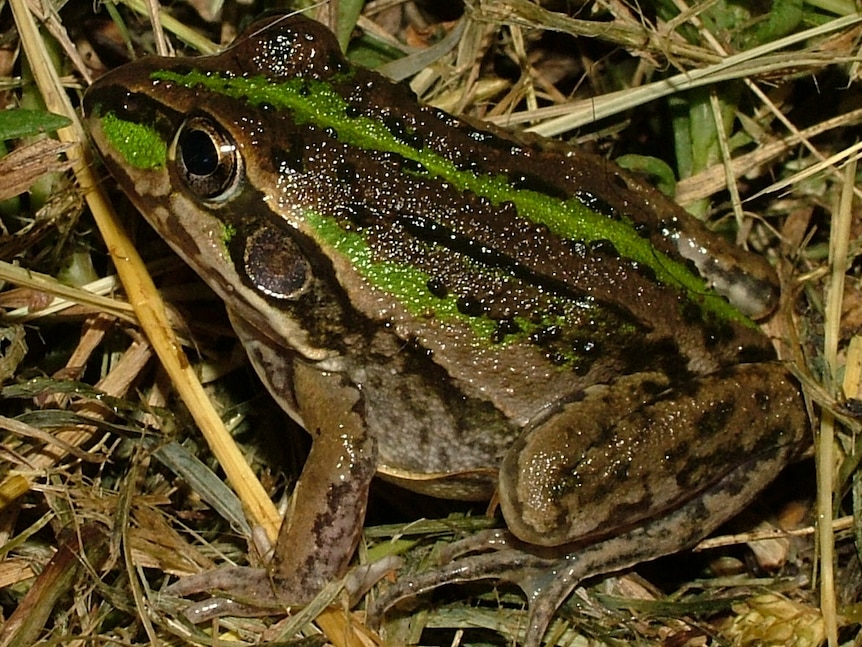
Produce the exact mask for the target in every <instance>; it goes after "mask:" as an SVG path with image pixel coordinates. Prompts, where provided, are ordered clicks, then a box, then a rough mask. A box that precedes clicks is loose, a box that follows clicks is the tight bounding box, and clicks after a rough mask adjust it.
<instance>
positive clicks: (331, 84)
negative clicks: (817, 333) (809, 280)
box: [83, 13, 808, 647]
mask: <svg viewBox="0 0 862 647" xmlns="http://www.w3.org/2000/svg"><path fill="white" fill-rule="evenodd" d="M83 108H84V113H85V122H86V125H87V127H88V130H89V132H90V134H91V137H92V140H93V142H94V144H95V146H96V148H97V150H98V151H99V153H100V156H101V159H102V161H103V163H104V165H105V167H106V168H107V170H108V171H109V172H110V174H111V175H112V176H113V177H114V178H115V180H116V181H117V183H118V184H119V186H120V188H121V189H122V190H123V192H124V193H125V194H126V195H127V196H128V198H129V199H130V200H131V202H132V203H133V204H134V205H135V206H136V208H137V209H138V210H139V211H140V212H141V214H143V216H144V218H145V219H146V220H147V221H148V222H149V223H150V225H151V226H152V227H153V228H154V229H155V230H156V232H158V234H159V235H160V236H161V237H162V238H164V240H165V241H167V243H168V244H169V245H170V246H171V247H172V248H173V249H174V251H175V252H176V253H177V254H178V255H179V256H180V257H182V258H183V259H184V260H185V262H186V263H187V264H188V265H189V266H191V267H192V268H193V269H194V270H195V271H196V272H197V274H199V275H200V277H201V279H202V280H203V281H204V282H205V283H206V284H207V285H208V286H209V287H210V288H211V289H212V290H213V291H214V292H215V293H216V294H217V295H218V296H219V297H220V298H221V299H222V300H223V301H224V303H225V306H226V309H227V312H228V316H229V317H230V321H231V323H232V326H233V328H234V330H235V332H236V334H237V337H238V338H239V340H240V341H241V343H242V345H243V347H244V348H245V350H246V353H247V355H248V357H249V360H250V362H251V364H252V366H253V367H254V369H255V370H256V372H257V374H258V375H259V377H260V379H261V381H262V383H263V384H264V385H265V387H266V388H267V390H268V391H269V393H270V394H271V395H272V397H273V398H274V400H275V401H276V402H277V403H278V405H279V406H280V407H281V408H282V409H283V410H284V411H285V412H286V413H287V414H288V415H289V416H290V417H291V418H292V419H293V420H294V421H296V422H297V423H299V424H300V425H301V426H302V427H303V428H304V429H305V430H306V431H307V432H308V433H309V434H310V435H311V437H312V444H311V449H310V453H309V456H308V458H307V460H306V462H305V465H304V468H303V470H302V473H301V475H300V477H299V480H298V482H297V485H296V487H295V491H294V496H293V504H292V509H291V510H290V511H289V514H288V516H287V518H286V519H285V521H284V523H283V525H282V528H281V531H280V534H279V538H278V540H277V542H276V544H275V546H274V548H273V554H272V557H271V559H270V560H269V562H268V563H266V564H264V565H262V566H260V567H228V568H222V569H219V570H216V571H212V572H207V573H201V574H198V575H192V576H189V577H186V578H183V579H180V580H179V581H178V582H176V583H174V584H172V585H171V587H170V590H171V591H172V592H174V593H176V594H177V595H182V596H192V595H195V594H198V593H206V592H212V591H214V590H220V591H222V592H223V597H222V598H219V602H218V603H217V604H216V603H211V602H209V601H204V602H199V603H196V604H194V605H192V606H190V607H189V610H188V612H187V615H188V617H189V618H191V619H193V620H194V621H201V620H203V619H206V618H208V617H210V616H211V615H215V614H223V613H233V614H237V615H240V614H242V615H244V614H256V613H276V612H278V611H279V610H280V611H281V612H284V611H285V610H286V609H289V608H291V607H294V606H298V605H303V604H305V603H307V602H308V601H309V600H310V599H312V598H313V596H314V595H315V594H316V593H317V592H319V591H320V590H321V589H322V588H323V586H324V585H325V584H326V583H328V582H330V581H332V580H334V579H336V578H339V577H341V576H342V575H343V574H344V573H345V572H346V571H347V570H348V569H349V566H350V563H351V559H352V557H353V555H354V552H355V550H356V546H357V543H358V541H359V539H360V536H361V531H362V526H363V521H364V516H365V511H366V506H367V501H368V490H369V486H370V483H371V481H372V479H373V478H380V479H382V480H383V481H384V482H386V483H390V484H392V485H391V486H392V487H393V488H395V487H398V488H406V489H408V490H410V491H413V492H418V493H420V494H426V495H431V496H434V497H438V498H443V499H449V500H464V501H478V502H481V501H488V500H490V499H491V498H492V497H495V498H496V499H497V500H498V501H499V508H500V510H501V512H502V519H503V522H504V524H505V528H504V529H500V530H497V531H493V533H492V534H490V535H487V536H483V537H481V540H480V545H481V546H482V547H481V548H475V547H474V546H472V545H471V546H470V547H465V550H464V554H457V555H453V556H452V558H451V560H450V561H449V562H448V563H446V564H441V565H440V566H439V567H438V568H435V569H431V570H430V571H428V572H425V573H419V574H414V575H409V576H406V575H405V576H403V577H400V578H399V579H398V580H397V581H396V584H394V585H393V587H392V588H391V589H390V591H389V592H388V593H386V594H384V596H383V597H382V598H380V599H378V601H377V603H376V605H375V608H373V609H372V610H371V611H370V613H371V615H372V616H373V617H374V618H376V619H378V620H379V619H380V618H382V617H383V615H384V614H385V613H389V612H392V607H393V606H394V605H396V603H397V602H398V601H399V600H401V599H402V598H403V597H405V596H408V595H415V594H417V592H420V591H425V590H430V589H433V588H435V587H437V586H439V585H440V584H442V583H446V582H456V581H466V580H478V579H489V578H490V579H498V580H506V581H510V582H514V583H515V584H517V585H519V586H521V588H522V589H523V590H524V591H525V593H526V594H527V596H528V602H529V620H528V623H527V628H526V635H525V638H524V644H525V645H528V646H530V647H535V646H537V645H539V644H540V643H541V640H542V637H543V636H544V634H545V631H546V629H547V627H548V625H549V623H550V621H551V619H552V618H553V616H554V614H555V612H556V609H557V608H558V606H559V605H560V604H561V603H562V601H564V600H565V598H566V597H567V596H568V595H569V594H570V593H571V591H572V590H573V589H574V588H575V587H576V586H577V585H578V584H579V583H580V582H582V581H583V580H585V579H587V578H589V577H593V576H596V575H604V574H609V573H613V572H617V571H622V570H625V569H627V568H630V567H632V566H634V565H637V564H639V563H641V562H645V561H649V560H652V559H655V558H657V557H660V556H663V555H666V554H670V553H675V552H678V551H682V550H684V549H686V548H688V547H690V546H692V545H694V544H695V543H696V542H697V541H699V540H700V539H702V538H703V537H705V536H706V535H707V534H709V533H711V532H712V531H713V530H715V529H716V528H718V527H719V526H720V525H721V524H723V523H724V522H726V521H727V520H729V519H730V518H732V517H733V516H734V515H736V514H737V513H738V512H739V511H740V510H742V509H743V508H744V507H746V506H747V505H748V504H749V503H750V502H751V501H752V500H753V499H754V497H755V496H756V495H757V494H759V493H760V492H761V491H762V490H763V489H764V488H765V487H766V486H767V485H768V484H769V483H770V482H771V481H772V480H773V479H774V478H775V477H776V475H777V474H778V473H779V472H780V471H781V469H782V468H783V467H784V466H785V465H787V464H788V463H789V462H791V461H792V460H794V458H795V457H796V456H797V455H798V453H799V449H800V447H801V446H802V445H804V441H805V439H806V430H807V429H808V426H807V420H806V414H805V408H804V405H803V399H802V395H801V392H800V388H799V385H798V384H797V383H796V382H795V380H794V378H793V376H792V374H791V372H790V370H789V368H788V367H787V365H786V364H785V363H784V362H782V361H780V360H778V359H777V357H776V352H775V349H774V346H773V343H772V341H771V340H770V339H769V338H768V337H767V336H766V335H765V334H764V333H763V331H762V330H761V328H760V326H759V325H758V323H757V322H758V321H760V320H762V319H765V318H766V317H768V316H770V314H771V313H772V312H773V311H774V309H775V304H776V300H777V298H778V295H779V291H778V288H777V287H776V278H775V272H774V270H773V268H772V267H771V265H770V264H769V263H768V262H767V261H766V260H765V259H764V258H762V257H761V256H759V255H756V254H753V253H750V252H747V251H745V250H742V249H740V248H738V247H736V246H735V245H733V244H732V243H731V242H729V241H728V240H727V239H726V238H725V237H724V236H722V235H720V234H718V233H716V232H713V231H711V230H709V229H708V228H707V227H706V226H705V225H704V224H703V223H702V222H700V221H699V220H697V219H695V218H693V217H692V216H690V215H689V214H688V213H687V212H686V211H685V210H683V209H682V208H681V207H680V206H679V205H677V204H676V203H675V202H674V201H673V200H672V199H670V198H668V197H666V196H665V195H663V194H662V193H660V192H659V191H657V190H656V189H655V188H653V187H651V186H650V185H649V184H648V183H647V182H645V181H644V180H641V179H638V178H636V177H635V176H633V175H632V174H630V173H628V172H626V171H624V170H623V169H621V168H620V167H619V166H618V165H616V164H614V163H613V162H612V161H610V160H607V159H605V158H604V157H602V156H599V155H596V154H594V153H590V152H587V151H584V150H580V149H578V148H576V147H573V146H570V145H568V144H565V143H560V142H552V141H550V140H542V139H538V138H530V137H529V136H528V135H525V134H523V133H521V134H516V133H512V132H510V131H507V130H505V129H502V128H497V127H493V126H490V125H487V124H482V123H479V122H477V121H475V120H472V119H467V118H463V117H462V118H459V117H456V116H453V115H450V114H448V113H446V112H444V111H442V110H439V109H437V108H434V107H430V106H427V105H423V104H421V103H419V102H418V100H417V99H416V97H415V95H414V94H413V93H412V91H411V90H410V88H409V87H408V86H406V85H405V84H403V83H393V82H392V81H390V80H388V79H386V78H384V77H383V76H381V75H379V74H377V73H375V72H373V71H370V70H367V69H364V68H361V67H358V66H354V65H352V64H351V63H349V62H348V61H347V59H346V58H345V57H344V55H343V54H342V52H341V51H340V49H339V47H338V45H337V43H336V41H335V39H334V37H333V35H332V33H331V32H330V31H329V30H328V29H327V28H326V27H324V26H323V25H321V24H319V23H317V22H314V21H313V20H311V19H309V18H306V17H303V16H302V15H298V14H287V13H282V14H278V13H276V14H269V15H266V16H264V17H262V18H260V19H259V20H257V21H255V22H253V23H252V24H250V25H249V26H248V28H247V29H246V30H245V31H244V32H242V33H241V34H240V35H239V36H238V37H237V39H236V40H235V42H234V43H233V44H232V45H231V46H230V47H228V48H227V49H225V50H224V51H222V52H221V53H218V54H215V55H211V56H202V57H176V58H165V57H146V58H142V59H139V60H137V61H134V62H131V63H129V64H126V65H124V66H122V67H120V68H118V69H116V70H113V71H111V72H109V73H107V74H105V75H104V76H102V77H101V78H100V79H98V80H97V81H96V82H94V83H93V84H92V86H91V87H90V88H89V89H88V90H87V92H86V93H85V96H84V99H83ZM465 541H469V538H468V540H465ZM474 548H475V549H474Z"/></svg>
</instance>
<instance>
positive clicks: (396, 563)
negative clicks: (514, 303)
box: [165, 555, 402, 624]
mask: <svg viewBox="0 0 862 647" xmlns="http://www.w3.org/2000/svg"><path fill="white" fill-rule="evenodd" d="M401 563H402V560H401V558H400V557H396V556H394V555H393V556H389V557H384V558H382V559H379V560H377V561H376V562H372V563H371V564H363V565H362V566H357V567H356V568H353V569H352V570H351V571H350V572H349V573H348V574H347V575H346V576H345V577H344V579H343V580H342V584H343V587H344V588H343V590H344V591H346V592H347V595H348V597H349V600H350V606H351V607H353V606H355V605H356V604H357V603H358V602H359V600H360V599H361V598H362V596H363V595H364V594H365V593H367V592H368V590H369V589H370V588H371V587H372V586H374V585H375V584H377V582H379V581H380V580H381V579H382V578H383V577H384V576H385V575H386V574H387V573H389V572H391V571H392V570H394V569H397V568H399V567H400V566H401ZM306 586H307V585H306V584H303V583H301V582H299V581H293V582H291V581H286V580H279V579H278V578H275V577H273V574H272V573H271V572H270V571H268V570H267V569H264V568H249V567H242V566H230V567H225V568H220V569H217V570H214V571H208V572H205V573H198V574H197V575H189V576H187V577H184V578H182V579H180V580H178V581H177V582H174V583H173V584H171V585H170V586H168V587H166V588H165V593H167V594H168V595H174V596H178V597H187V596H190V595H195V594H197V593H211V592H215V591H218V592H222V593H223V594H224V595H222V596H214V597H211V598H208V599H206V600H202V601H200V602H194V603H192V604H191V605H189V606H188V607H186V608H185V609H184V610H183V615H184V616H185V617H186V618H187V619H188V620H189V621H190V622H192V623H194V624H198V623H201V622H206V621H208V620H212V619H213V618H216V617H221V616H241V617H245V618H250V617H257V616H268V615H281V614H285V613H287V612H288V611H289V610H290V608H291V607H296V606H302V605H304V604H306V603H307V602H309V600H308V597H309V596H308V594H307V592H305V590H304V587H306Z"/></svg>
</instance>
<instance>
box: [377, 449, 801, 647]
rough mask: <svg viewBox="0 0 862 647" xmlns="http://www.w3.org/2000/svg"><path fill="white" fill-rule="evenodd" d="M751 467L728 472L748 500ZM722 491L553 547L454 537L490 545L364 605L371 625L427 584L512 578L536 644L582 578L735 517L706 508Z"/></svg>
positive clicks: (496, 534)
mask: <svg viewBox="0 0 862 647" xmlns="http://www.w3.org/2000/svg"><path fill="white" fill-rule="evenodd" d="M791 451H792V450H791V449H789V448H787V447H776V448H775V451H774V453H773V455H772V456H771V457H767V458H763V460H766V461H768V462H769V463H770V465H771V467H772V469H773V470H774V473H777V472H778V471H779V470H780V469H781V468H782V467H783V466H784V465H785V464H786V463H787V461H788V459H789V458H790V452H791ZM748 469H749V466H742V467H740V468H738V472H737V473H732V474H730V475H728V478H732V479H734V482H737V483H739V484H740V488H741V489H740V491H739V492H738V495H739V496H740V497H741V498H742V499H745V500H749V501H750V500H751V499H753V498H754V497H755V496H756V495H757V494H758V492H759V491H760V490H761V489H762V487H763V484H762V483H760V482H756V481H757V479H753V480H751V479H747V476H746V471H747V470H748ZM721 496H723V495H722V494H721V493H720V492H719V493H716V494H713V495H710V494H707V495H705V496H704V497H703V498H700V499H693V500H691V501H689V502H688V503H687V504H685V505H684V506H683V507H682V508H680V509H679V510H677V511H676V513H675V514H672V515H669V516H666V517H662V518H659V519H657V520H656V521H653V522H651V523H648V524H646V525H644V526H641V527H637V528H634V529H632V530H630V531H628V532H626V533H624V534H622V535H619V536H616V537H611V538H609V539H605V540H603V541H599V542H597V543H594V544H591V545H587V546H583V547H578V546H575V545H572V546H565V547H559V548H558V549H548V548H537V547H535V546H530V545H528V544H525V543H523V542H521V541H519V540H517V539H515V538H514V537H513V536H512V535H511V534H510V533H508V532H507V531H502V530H497V531H488V532H487V533H480V534H479V535H477V536H474V537H470V538H468V539H465V540H463V542H456V543H455V544H454V545H453V549H452V551H450V554H451V553H453V552H456V551H459V550H462V549H477V548H479V547H480V544H482V541H483V540H484V547H485V548H486V549H487V548H490V549H491V550H492V552H486V553H482V554H478V555H469V556H466V557H461V558H457V559H455V560H454V561H452V562H450V563H448V564H445V565H443V566H442V567H441V568H438V569H434V570H433V571H429V572H425V573H421V574H419V575H415V576H412V577H407V578H399V579H398V581H397V583H396V584H395V585H393V586H392V587H391V588H389V589H388V590H386V591H385V592H384V593H383V595H381V596H380V597H379V598H378V599H377V600H376V601H375V603H374V604H373V605H372V607H371V608H370V609H369V612H368V614H369V624H371V625H372V626H373V625H374V624H376V623H379V622H380V621H381V619H382V616H383V614H384V613H385V612H386V611H387V609H389V608H390V607H392V606H394V605H395V604H397V603H398V602H400V601H402V600H406V599H409V598H414V597H415V596H417V595H420V594H422V593H426V592H428V591H431V590H433V589H435V588H437V587H439V586H442V585H444V584H455V583H465V582H471V581H477V580H485V579H498V580H502V581H507V582H511V583H513V584H515V585H517V586H518V587H519V588H521V590H523V591H524V593H525V595H526V596H527V601H528V605H529V615H528V621H527V626H526V628H525V633H524V638H523V642H522V644H523V645H524V647H539V645H541V644H542V638H543V637H544V635H545V633H546V631H547V628H548V626H549V625H550V622H551V620H552V619H553V616H554V614H555V613H556V611H557V609H558V608H559V607H560V605H562V603H563V602H564V601H565V600H566V598H567V597H568V596H569V594H570V593H571V592H572V591H573V590H574V589H575V587H576V586H577V585H578V584H579V583H580V582H582V581H584V580H585V579H588V578H590V577H594V576H596V575H602V574H607V573H613V572H618V571H622V570H624V569H627V568H631V567H632V566H635V565H636V564H639V563H642V562H645V561H649V560H652V559H655V558H657V557H661V556H664V555H668V554H671V553H675V552H678V551H680V550H683V549H684V548H687V547H689V546H692V545H694V544H695V543H697V542H698V541H699V540H700V539H702V538H703V537H704V536H706V535H707V534H709V533H710V532H712V531H713V530H715V529H716V528H717V527H718V526H720V525H721V524H722V523H724V522H725V521H727V520H728V519H729V518H730V517H732V516H734V513H735V511H736V509H735V508H734V509H729V510H728V513H727V514H724V515H722V514H713V516H709V515H705V514H704V512H705V510H706V509H707V508H711V507H714V506H716V505H717V503H718V501H717V500H715V499H716V498H720V497H721ZM554 550H556V551H559V550H563V552H564V553H565V551H570V552H568V553H567V554H561V553H558V554H561V555H562V556H558V557H550V556H549V555H550V553H551V552H553V551H554Z"/></svg>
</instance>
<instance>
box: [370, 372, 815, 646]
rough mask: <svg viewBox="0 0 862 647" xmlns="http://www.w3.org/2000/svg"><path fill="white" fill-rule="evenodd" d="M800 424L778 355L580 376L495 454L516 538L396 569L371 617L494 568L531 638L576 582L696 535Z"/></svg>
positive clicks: (751, 483)
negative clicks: (413, 569)
mask: <svg viewBox="0 0 862 647" xmlns="http://www.w3.org/2000/svg"><path fill="white" fill-rule="evenodd" d="M806 429H807V424H806V418H805V414H804V409H803V407H802V401H801V397H800V394H799V389H798V387H797V386H796V385H795V384H794V383H793V382H792V381H791V379H790V377H789V375H787V373H786V371H785V369H784V368H783V367H781V366H780V365H779V364H777V363H775V364H762V365H743V366H737V367H734V368H730V369H727V370H724V371H721V372H718V373H716V374H712V375H708V376H703V377H700V378H696V379H692V380H691V381H690V382H689V383H687V384H685V385H684V386H679V387H676V388H667V381H666V378H665V377H663V376H662V375H659V374H655V375H653V374H650V375H635V376H627V377H624V378H621V379H619V380H617V381H616V382H615V383H613V384H612V385H609V386H604V387H600V388H596V389H590V390H589V392H587V393H584V394H583V397H581V398H579V399H577V400H576V401H573V402H569V403H565V404H563V405H560V406H559V407H558V408H557V410H556V411H553V412H549V414H548V415H546V416H545V417H543V419H542V420H540V421H537V422H536V423H535V424H534V425H532V426H531V427H530V428H529V429H527V430H526V431H525V432H524V434H523V435H522V437H521V439H520V440H519V441H518V442H517V443H516V445H515V446H514V447H513V450H512V452H511V453H510V454H508V455H507V457H506V459H505V460H504V463H503V467H502V469H501V475H500V498H501V507H502V508H503V513H504V517H505V518H506V523H507V525H508V526H509V528H510V530H511V531H512V533H514V535H517V539H516V538H515V537H509V538H508V539H505V541H504V540H503V539H502V538H501V536H500V535H499V534H496V535H494V536H493V541H489V542H488V543H487V544H486V546H484V548H489V549H490V550H491V552H487V553H484V554H479V555H472V556H467V557H464V558H461V559H456V560H454V561H452V562H451V563H448V564H446V565H444V566H443V567H441V568H440V569H438V570H436V571H434V572H430V573H423V574H420V575H418V576H416V577H413V578H409V579H405V578H402V579H399V581H398V583H397V584H396V585H395V586H393V587H392V588H391V589H390V590H389V591H387V593H386V594H385V595H384V596H381V597H380V598H378V600H377V602H376V604H375V606H374V608H373V609H372V610H371V611H370V617H371V619H372V621H373V620H379V618H380V616H381V615H382V613H383V612H384V611H385V610H386V608H387V607H389V606H391V605H393V604H394V603H396V602H397V601H398V600H400V599H403V598H407V597H412V596H415V595H417V594H419V593H421V592H423V591H427V590H430V589H433V588H435V587H437V586H440V585H441V584H444V583H451V582H464V581H471V580H477V579H489V578H496V579H502V580H506V581H510V582H513V583H515V584H517V585H518V586H520V587H521V588H522V589H523V590H524V592H525V593H526V595H527V598H528V600H529V607H530V613H529V620H528V626H527V631H526V638H525V641H524V644H525V645H527V646H528V647H537V646H538V645H539V644H540V642H541V639H542V637H543V635H544V633H545V630H546V628H547V626H548V624H549V623H550V621H551V618H552V617H553V614H554V612H555V611H556V609H557V607H558V606H559V605H560V604H561V603H562V602H563V600H565V598H566V597H567V596H568V595H569V594H570V593H571V591H572V590H573V589H574V587H575V586H577V584H578V583H579V582H581V581H582V580H584V579H586V578H588V577H592V576H595V575H599V574H604V573H611V572H615V571H619V570H622V569H625V568H629V567H631V566H634V565H635V564H638V563H640V562H644V561H648V560H651V559H654V558H656V557H660V556H662V555H666V554H669V553H673V552H676V551H679V550H682V549H684V548H686V547H688V546H691V545H693V544H694V543H696V542H697V541H698V540H700V539H701V538H703V537H704V536H706V535H707V534H708V533H710V532H712V531H713V530H714V529H715V528H717V527H718V526H719V525H721V524H722V523H724V522H725V521H727V520H728V519H730V518H731V517H733V516H734V515H735V514H736V513H737V512H739V511H740V510H741V509H742V508H743V507H745V506H746V505H747V504H748V503H749V502H750V501H751V500H752V499H753V498H754V497H755V496H756V495H757V494H758V492H760V490H762V489H763V488H764V487H765V486H766V485H767V484H768V483H769V482H770V481H771V480H772V479H773V478H775V476H776V475H777V474H778V472H779V471H780V470H781V468H782V467H784V466H785V465H786V464H787V463H788V462H789V461H790V460H792V458H793V457H794V456H795V455H796V453H797V452H798V449H799V447H800V446H801V443H802V440H803V438H804V436H805V432H806ZM465 542H467V544H466V545H467V547H468V548H470V549H474V550H475V549H477V548H482V546H477V545H476V540H475V538H471V539H468V540H465ZM456 546H458V544H456ZM554 555H556V556H554Z"/></svg>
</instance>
